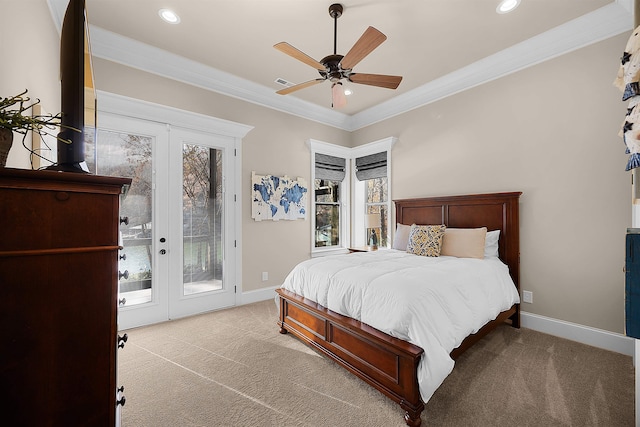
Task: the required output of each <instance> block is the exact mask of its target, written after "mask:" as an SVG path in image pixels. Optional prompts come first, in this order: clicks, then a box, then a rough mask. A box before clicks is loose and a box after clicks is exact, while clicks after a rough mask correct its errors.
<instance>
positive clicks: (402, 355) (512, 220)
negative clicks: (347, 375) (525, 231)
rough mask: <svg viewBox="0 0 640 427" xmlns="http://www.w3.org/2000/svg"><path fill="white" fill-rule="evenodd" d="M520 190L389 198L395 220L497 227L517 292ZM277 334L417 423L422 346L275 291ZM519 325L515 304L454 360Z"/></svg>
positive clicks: (456, 352)
mask: <svg viewBox="0 0 640 427" xmlns="http://www.w3.org/2000/svg"><path fill="white" fill-rule="evenodd" d="M520 194H522V193H520V192H513V193H496V194H479V195H466V196H451V197H430V198H422V199H405V200H394V203H395V206H396V223H399V224H407V225H410V224H414V223H415V224H419V225H427V224H445V225H446V226H447V227H455V228H476V227H487V230H488V231H492V230H500V240H499V256H500V259H502V261H503V262H504V263H505V264H507V266H508V267H509V273H510V274H511V277H512V278H513V281H514V283H515V284H516V287H517V288H518V291H519V290H520V284H519V276H520V268H519V262H520V260H519V258H520V253H519V251H520V237H519V214H518V212H519V210H518V208H519V198H520ZM276 292H277V293H278V299H279V303H280V319H279V321H278V325H280V333H282V334H286V333H287V332H291V333H292V334H293V335H295V336H296V337H298V338H300V339H301V340H302V341H303V342H305V343H306V344H308V345H309V346H311V347H312V348H315V349H316V350H319V351H320V352H322V353H323V354H325V355H327V356H328V357H330V358H331V359H333V360H334V361H336V362H337V363H338V364H340V365H341V366H343V367H344V368H346V369H347V370H348V371H350V372H351V373H353V374H354V375H356V376H357V377H359V378H361V379H362V380H364V381H366V382H367V383H369V384H370V385H372V386H373V387H374V388H376V389H377V390H379V391H380V392H382V393H384V394H385V395H386V396H388V397H389V398H391V399H392V400H394V401H395V402H397V403H399V404H400V407H401V408H402V409H404V410H405V416H404V419H405V422H406V423H407V424H408V425H410V426H419V425H420V423H421V421H422V420H421V418H420V414H421V413H422V411H423V410H424V402H423V401H422V398H421V397H420V390H419V388H418V379H417V368H418V363H419V362H420V358H421V357H422V354H423V350H422V348H420V347H418V346H416V345H413V344H411V343H409V342H406V341H403V340H400V339H398V338H394V337H392V336H390V335H388V334H385V333H383V332H381V331H379V330H377V329H375V328H372V327H371V326H368V325H366V324H363V323H361V322H359V321H357V320H354V319H352V318H349V317H345V316H342V315H340V314H338V313H335V312H333V311H331V310H328V309H326V308H325V307H323V306H321V305H319V304H316V303H315V302H313V301H310V300H308V299H306V298H303V297H301V296H300V295H297V294H295V293H293V292H289V291H286V290H284V289H277V290H276ZM505 321H508V322H510V323H511V325H512V326H514V327H516V328H519V327H520V306H519V305H518V304H516V305H514V306H513V307H511V308H510V309H509V310H507V311H504V312H502V313H500V314H499V315H498V317H497V318H496V319H495V320H494V321H492V322H489V323H487V324H486V325H485V326H484V327H483V328H482V329H480V330H479V331H478V332H477V333H476V334H474V335H470V336H468V337H467V338H466V339H465V340H464V341H463V343H462V344H461V345H460V347H458V348H456V349H454V350H453V351H452V352H451V357H453V358H454V359H455V358H457V357H458V356H460V355H461V354H462V353H463V352H464V351H465V350H467V349H468V348H469V347H471V345H473V344H474V343H475V342H477V341H479V340H480V339H481V338H482V337H484V336H485V335H487V334H488V333H489V332H491V331H492V330H493V329H495V328H496V327H497V326H498V325H500V324H501V323H503V322H505Z"/></svg>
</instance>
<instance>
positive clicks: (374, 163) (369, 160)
mask: <svg viewBox="0 0 640 427" xmlns="http://www.w3.org/2000/svg"><path fill="white" fill-rule="evenodd" d="M386 177H387V152H386V151H383V152H381V153H376V154H370V155H368V156H363V157H358V158H356V178H358V180H359V181H365V180H367V179H374V178H386Z"/></svg>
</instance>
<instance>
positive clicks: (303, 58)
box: [273, 42, 325, 70]
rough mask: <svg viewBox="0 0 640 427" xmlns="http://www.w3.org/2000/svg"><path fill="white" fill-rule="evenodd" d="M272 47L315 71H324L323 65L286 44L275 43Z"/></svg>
mask: <svg viewBox="0 0 640 427" xmlns="http://www.w3.org/2000/svg"><path fill="white" fill-rule="evenodd" d="M273 47H275V48H276V49H278V50H279V51H280V52H282V53H286V54H287V55H289V56H292V57H294V58H295V59H297V60H298V61H302V62H304V63H305V64H307V65H310V66H312V67H313V68H315V69H316V70H324V69H325V66H324V65H322V64H321V63H319V62H318V61H316V60H315V59H313V58H312V57H310V56H309V55H307V54H306V53H304V52H302V51H300V50H298V49H296V48H295V47H293V46H291V45H290V44H289V43H287V42H280V43H277V44H275V45H273Z"/></svg>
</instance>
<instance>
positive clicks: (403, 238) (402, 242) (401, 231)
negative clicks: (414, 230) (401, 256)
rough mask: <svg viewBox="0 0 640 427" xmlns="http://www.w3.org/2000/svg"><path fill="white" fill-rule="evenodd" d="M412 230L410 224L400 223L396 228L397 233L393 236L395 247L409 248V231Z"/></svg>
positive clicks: (403, 249)
mask: <svg viewBox="0 0 640 427" xmlns="http://www.w3.org/2000/svg"><path fill="white" fill-rule="evenodd" d="M410 231H411V226H410V225H404V224H398V226H397V228H396V234H394V236H393V246H392V248H393V249H398V250H401V251H406V250H407V245H408V244H409V232H410Z"/></svg>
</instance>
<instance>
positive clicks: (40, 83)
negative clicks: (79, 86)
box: [0, 0, 60, 169]
mask: <svg viewBox="0 0 640 427" xmlns="http://www.w3.org/2000/svg"><path fill="white" fill-rule="evenodd" d="M0 52H2V67H1V68H0V97H2V98H6V97H9V96H14V95H17V94H19V93H21V92H22V91H24V90H25V89H28V90H29V93H28V96H29V97H31V98H32V99H33V100H35V99H36V98H40V100H41V106H42V107H43V108H44V110H45V111H47V112H50V113H53V114H55V113H58V112H59V110H60V80H59V76H60V38H59V35H58V32H57V31H56V28H55V26H54V24H53V20H52V19H51V14H50V13H49V8H48V7H47V3H46V0H20V1H5V0H2V2H1V4H0ZM26 143H27V145H28V146H29V147H31V138H30V136H28V137H27V140H26ZM7 167H14V168H21V169H30V168H31V166H30V164H29V151H27V150H26V149H25V148H24V147H22V135H19V134H15V135H14V140H13V146H12V148H11V151H10V152H9V157H8V158H7Z"/></svg>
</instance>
